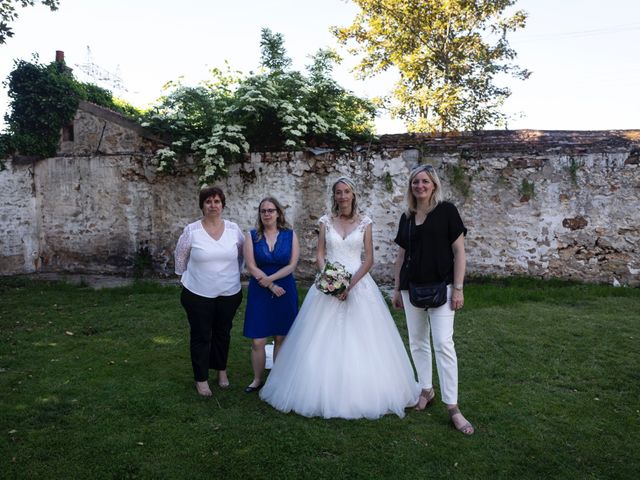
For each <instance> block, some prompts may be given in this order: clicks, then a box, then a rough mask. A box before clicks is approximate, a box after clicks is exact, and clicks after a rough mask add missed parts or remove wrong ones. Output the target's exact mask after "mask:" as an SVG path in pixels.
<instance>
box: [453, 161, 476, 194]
mask: <svg viewBox="0 0 640 480" xmlns="http://www.w3.org/2000/svg"><path fill="white" fill-rule="evenodd" d="M449 178H450V181H451V185H452V186H453V187H455V188H456V189H457V190H458V191H459V192H460V193H461V194H462V196H463V197H464V198H467V197H468V196H469V192H470V191H471V178H470V177H469V175H467V173H466V171H465V169H464V167H462V166H461V165H451V166H450V167H449Z"/></svg>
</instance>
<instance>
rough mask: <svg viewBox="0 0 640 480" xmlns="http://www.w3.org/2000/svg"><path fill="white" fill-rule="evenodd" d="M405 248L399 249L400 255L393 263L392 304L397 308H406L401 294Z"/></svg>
mask: <svg viewBox="0 0 640 480" xmlns="http://www.w3.org/2000/svg"><path fill="white" fill-rule="evenodd" d="M404 252H405V250H404V248H402V247H398V254H397V255H396V261H395V262H393V280H394V281H393V298H392V300H391V303H392V304H393V306H394V307H395V308H402V307H404V303H403V302H402V295H401V294H400V270H402V264H403V263H404Z"/></svg>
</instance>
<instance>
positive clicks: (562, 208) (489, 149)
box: [0, 103, 640, 286]
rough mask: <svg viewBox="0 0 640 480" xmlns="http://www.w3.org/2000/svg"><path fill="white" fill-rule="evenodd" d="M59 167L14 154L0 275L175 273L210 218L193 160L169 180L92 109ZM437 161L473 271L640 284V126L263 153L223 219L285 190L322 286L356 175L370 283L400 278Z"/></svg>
mask: <svg viewBox="0 0 640 480" xmlns="http://www.w3.org/2000/svg"><path fill="white" fill-rule="evenodd" d="M72 133H73V134H72V135H71V136H70V135H69V134H67V135H66V136H65V137H64V138H70V137H72V138H73V141H66V140H65V141H61V144H60V149H59V153H58V156H57V157H55V158H49V159H45V160H40V161H29V160H24V159H19V158H18V159H8V160H6V161H5V164H6V167H7V168H6V169H5V170H4V171H1V172H0V228H2V231H3V232H4V234H3V236H2V240H1V243H0V272H1V273H2V274H15V273H28V272H51V271H54V272H83V273H113V274H130V273H131V272H132V268H133V265H134V263H135V262H136V261H137V260H140V255H141V253H144V252H145V251H148V252H149V254H150V255H151V260H152V262H153V269H154V270H155V272H156V273H159V274H171V271H172V268H173V260H172V251H173V248H174V245H175V242H176V240H177V238H178V236H179V234H180V232H181V230H182V228H183V227H184V225H186V224H187V223H188V222H190V221H193V220H194V219H196V218H198V217H199V215H200V212H199V210H198V205H197V190H198V185H197V179H196V177H195V175H193V174H192V173H189V168H188V166H189V165H187V166H186V167H185V168H184V169H183V170H184V172H185V173H182V174H180V175H178V176H172V177H165V176H159V175H157V174H156V172H155V167H154V165H152V163H151V157H152V155H153V151H154V150H155V149H157V148H158V147H159V146H160V144H161V142H160V141H158V140H157V139H154V138H153V137H151V136H150V135H148V134H147V133H146V132H145V131H144V129H142V128H141V127H139V126H137V125H135V124H132V123H131V122H128V121H127V120H125V119H124V118H122V117H120V116H119V115H117V114H114V113H113V112H109V111H106V110H104V109H101V108H99V107H96V106H94V105H91V104H87V103H83V104H82V105H81V107H80V109H79V110H78V113H77V114H76V117H75V120H74V124H73V132H72ZM418 162H429V163H432V164H433V165H434V166H435V167H436V168H437V170H438V172H439V173H440V174H441V179H442V180H443V183H444V185H445V189H446V192H447V194H448V195H447V196H448V197H449V198H451V200H452V201H453V202H454V203H455V204H456V205H457V206H458V208H459V209H460V212H461V214H462V217H463V219H464V221H465V224H466V225H467V227H468V229H469V235H468V237H467V240H466V245H467V255H468V271H469V272H470V273H471V274H476V275H479V274H482V275H484V274H490V275H499V276H505V275H506V276H508V275H533V276H540V277H544V278H550V277H556V278H573V279H579V280H584V281H596V282H611V281H613V279H614V278H615V279H617V280H618V281H620V282H621V283H623V284H629V285H636V286H637V285H640V252H639V249H638V245H639V243H640V131H611V132H607V131H605V132H549V131H530V130H521V131H487V132H480V133H479V134H459V135H440V136H430V135H409V134H404V135H385V136H382V137H381V138H380V139H379V141H376V142H374V143H372V144H371V145H363V146H361V147H360V148H358V149H357V150H356V151H354V152H353V153H349V154H342V153H335V152H329V153H325V154H318V155H313V154H312V153H311V152H297V153H253V154H251V155H248V156H247V157H246V159H245V161H244V162H243V163H240V164H236V165H233V166H232V167H231V169H230V175H229V177H228V178H226V179H224V180H222V181H221V182H220V184H221V186H222V187H223V188H224V190H225V192H226V194H227V209H226V212H225V215H226V217H227V218H229V219H232V220H234V221H236V222H237V223H238V224H239V225H240V226H241V227H242V228H243V229H247V228H249V227H250V226H251V225H252V224H253V223H254V222H255V217H256V207H257V204H258V201H259V200H260V199H261V198H262V197H264V196H266V195H267V194H273V195H275V196H276V197H277V198H279V199H280V200H281V201H282V203H283V205H285V206H286V213H287V218H288V220H289V221H290V222H291V223H292V224H293V225H294V227H295V229H296V231H297V233H298V235H299V237H300V240H301V247H302V252H301V262H300V266H299V269H298V276H299V277H309V276H311V275H312V273H313V270H314V267H313V261H314V255H315V254H314V248H315V243H316V235H317V233H316V232H317V220H318V218H319V217H320V216H321V215H322V214H323V213H324V212H326V211H327V208H328V206H329V195H328V192H329V188H330V185H331V182H332V180H333V179H334V178H336V177H337V176H338V175H340V174H346V175H349V176H351V177H352V178H354V180H355V181H356V183H357V185H358V188H359V200H360V205H361V207H362V210H363V211H364V212H365V213H366V214H368V215H369V216H371V218H373V220H374V247H375V257H376V265H375V267H374V270H373V274H374V276H375V277H376V279H378V280H379V281H389V280H390V278H391V269H392V263H393V259H394V255H395V247H394V245H393V242H392V239H393V238H394V236H395V230H396V226H397V221H398V217H399V215H400V213H401V211H402V209H403V208H404V193H405V187H406V185H405V182H406V179H407V176H408V172H409V170H410V168H411V167H412V166H414V165H415V164H416V163H418Z"/></svg>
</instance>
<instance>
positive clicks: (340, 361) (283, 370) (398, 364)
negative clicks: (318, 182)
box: [260, 177, 420, 419]
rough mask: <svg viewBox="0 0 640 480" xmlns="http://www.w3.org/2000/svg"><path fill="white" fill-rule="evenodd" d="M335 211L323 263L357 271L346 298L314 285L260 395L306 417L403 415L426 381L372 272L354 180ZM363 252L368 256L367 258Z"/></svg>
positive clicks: (345, 185) (339, 189) (336, 187)
mask: <svg viewBox="0 0 640 480" xmlns="http://www.w3.org/2000/svg"><path fill="white" fill-rule="evenodd" d="M332 191H333V208H332V212H333V215H331V216H328V215H324V216H323V217H322V218H320V235H319V239H318V253H317V260H318V266H319V268H320V269H321V270H322V269H323V268H324V264H325V260H328V261H331V262H340V263H342V264H343V265H344V266H345V267H346V268H347V270H349V272H351V273H352V275H353V276H352V279H351V285H350V286H349V288H348V289H347V291H346V292H344V293H343V294H342V295H340V296H331V295H325V294H323V293H321V292H320V291H319V290H318V289H316V287H315V286H312V287H311V288H310V289H309V292H308V293H307V296H306V298H305V300H304V303H303V305H302V307H301V309H300V312H299V313H298V316H297V317H296V320H295V321H294V323H293V326H292V327H291V330H289V334H288V335H287V339H286V340H285V341H284V343H283V345H282V347H281V349H280V352H279V353H278V358H277V360H276V361H275V363H274V365H273V368H272V370H271V373H270V374H269V377H268V379H267V382H266V384H265V385H264V387H263V388H262V390H261V392H260V397H261V398H262V399H263V400H265V401H266V402H268V403H270V404H271V405H272V406H273V407H275V408H276V409H278V410H280V411H282V412H290V411H294V412H296V413H299V414H300V415H304V416H307V417H314V416H319V417H324V418H334V417H337V418H347V419H353V418H370V419H374V418H379V417H381V416H382V415H385V414H387V413H395V414H396V415H398V416H399V417H403V416H404V410H405V408H407V407H410V406H413V405H415V404H416V402H417V401H418V397H419V395H420V387H419V385H418V383H417V382H416V381H415V378H414V373H413V367H412V366H411V363H410V361H409V357H408V355H407V352H406V350H405V347H404V344H403V343H402V339H401V338H400V334H399V333H398V330H397V328H396V325H395V323H394V321H393V318H392V317H391V314H390V313H389V309H388V307H387V304H386V303H385V301H384V298H383V297H382V294H381V293H380V290H378V287H377V285H376V283H375V282H374V281H373V279H372V278H371V276H370V275H369V269H370V268H371V266H372V265H373V241H372V233H371V231H372V227H371V219H369V218H368V217H366V216H360V215H358V213H357V201H356V193H355V188H354V184H353V182H352V181H351V180H350V179H348V178H346V177H341V178H339V179H338V180H336V182H335V183H334V184H333V189H332ZM363 251H364V259H363Z"/></svg>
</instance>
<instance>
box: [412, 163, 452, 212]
mask: <svg viewBox="0 0 640 480" xmlns="http://www.w3.org/2000/svg"><path fill="white" fill-rule="evenodd" d="M422 172H425V173H426V174H427V176H428V177H429V179H430V180H431V182H432V183H433V192H432V193H431V198H430V199H429V211H431V210H433V209H434V208H435V207H436V205H438V204H439V203H440V202H442V201H443V200H444V195H443V193H442V183H441V182H440V178H438V173H437V172H436V169H435V168H433V165H429V164H424V165H418V166H417V167H415V168H414V169H413V170H411V173H410V174H409V185H408V186H407V196H406V198H407V213H408V214H409V215H412V214H414V213H416V210H417V209H418V201H417V200H416V197H415V195H414V194H413V191H412V190H411V183H412V182H413V179H414V178H416V175H418V174H419V173H422Z"/></svg>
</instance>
